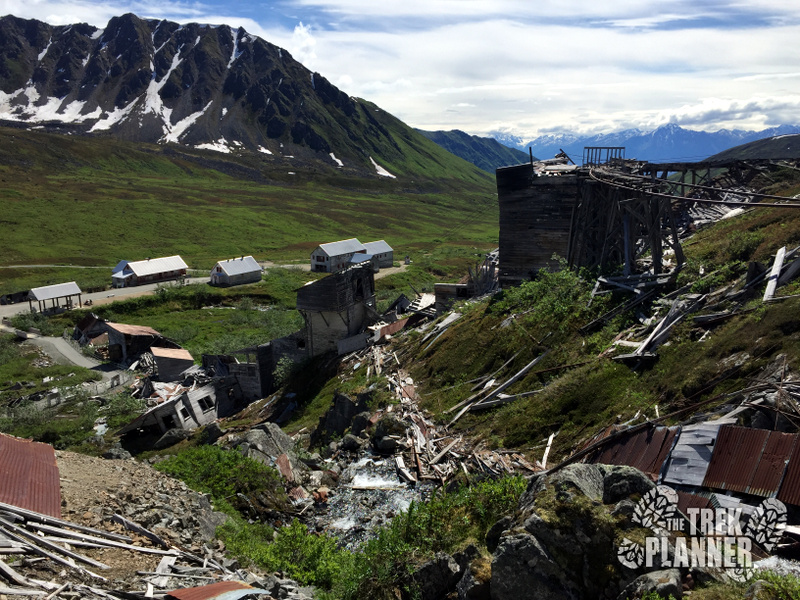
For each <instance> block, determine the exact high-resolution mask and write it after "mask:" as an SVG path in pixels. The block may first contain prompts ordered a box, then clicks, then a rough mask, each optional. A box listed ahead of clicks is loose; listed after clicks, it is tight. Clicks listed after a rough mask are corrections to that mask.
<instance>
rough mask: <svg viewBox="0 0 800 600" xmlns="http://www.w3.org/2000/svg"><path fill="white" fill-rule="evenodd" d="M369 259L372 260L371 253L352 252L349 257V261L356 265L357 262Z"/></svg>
mask: <svg viewBox="0 0 800 600" xmlns="http://www.w3.org/2000/svg"><path fill="white" fill-rule="evenodd" d="M370 260H372V254H361V253H358V254H354V255H353V256H352V257H351V258H350V262H351V263H352V264H354V265H357V264H359V263H362V262H367V261H370Z"/></svg>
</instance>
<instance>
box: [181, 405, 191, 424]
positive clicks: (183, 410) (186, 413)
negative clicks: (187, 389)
mask: <svg viewBox="0 0 800 600" xmlns="http://www.w3.org/2000/svg"><path fill="white" fill-rule="evenodd" d="M189 416H190V415H189V411H188V410H186V409H185V408H182V409H181V417H183V420H184V421H185V420H186V419H188V418H189Z"/></svg>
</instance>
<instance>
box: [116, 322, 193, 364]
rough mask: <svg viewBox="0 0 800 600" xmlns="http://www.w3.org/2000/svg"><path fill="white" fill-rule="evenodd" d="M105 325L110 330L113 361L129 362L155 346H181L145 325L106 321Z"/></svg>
mask: <svg viewBox="0 0 800 600" xmlns="http://www.w3.org/2000/svg"><path fill="white" fill-rule="evenodd" d="M105 327H106V331H107V332H108V357H109V359H110V360H111V361H113V362H117V363H121V364H129V363H131V362H133V361H134V360H136V359H137V358H138V357H139V355H141V354H142V353H143V352H148V351H150V350H151V349H152V348H153V347H154V346H155V347H159V348H176V349H177V348H180V346H179V345H178V344H176V343H175V342H172V341H170V340H168V339H166V338H165V337H163V336H162V335H161V334H160V333H159V332H158V331H156V330H155V329H153V328H152V327H146V326H145V325H127V324H125V323H112V322H106V323H105Z"/></svg>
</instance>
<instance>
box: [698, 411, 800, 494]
mask: <svg viewBox="0 0 800 600" xmlns="http://www.w3.org/2000/svg"><path fill="white" fill-rule="evenodd" d="M796 440H797V435H796V434H790V433H781V432H780V431H769V430H766V429H752V428H749V427H739V426H736V425H725V426H723V427H721V428H720V430H719V436H717V441H716V444H715V445H714V454H713V456H712V457H711V462H710V463H709V465H708V472H707V473H706V477H705V480H704V481H703V486H704V487H710V488H716V489H721V490H731V491H734V492H741V493H745V494H753V495H756V496H765V497H766V496H770V495H772V494H774V493H775V492H776V491H778V486H779V485H780V484H781V479H782V478H783V473H784V468H785V465H786V460H787V458H788V457H789V456H790V455H791V454H792V450H793V448H794V446H795V442H796Z"/></svg>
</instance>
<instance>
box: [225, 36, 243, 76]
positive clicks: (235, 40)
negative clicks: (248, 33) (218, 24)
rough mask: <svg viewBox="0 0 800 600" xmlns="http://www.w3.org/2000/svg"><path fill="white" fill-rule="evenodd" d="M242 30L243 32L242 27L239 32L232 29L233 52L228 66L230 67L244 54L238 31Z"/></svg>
mask: <svg viewBox="0 0 800 600" xmlns="http://www.w3.org/2000/svg"><path fill="white" fill-rule="evenodd" d="M240 32H241V29H240V30H239V32H237V33H234V32H233V31H231V37H233V52H231V57H230V59H229V60H228V68H229V69H230V68H231V65H232V64H233V63H234V61H235V60H236V59H237V58H239V57H240V56H241V55H242V51H241V50H239V35H238V33H240Z"/></svg>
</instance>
